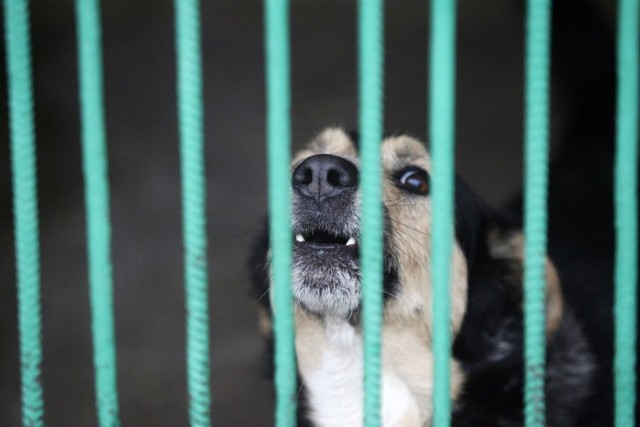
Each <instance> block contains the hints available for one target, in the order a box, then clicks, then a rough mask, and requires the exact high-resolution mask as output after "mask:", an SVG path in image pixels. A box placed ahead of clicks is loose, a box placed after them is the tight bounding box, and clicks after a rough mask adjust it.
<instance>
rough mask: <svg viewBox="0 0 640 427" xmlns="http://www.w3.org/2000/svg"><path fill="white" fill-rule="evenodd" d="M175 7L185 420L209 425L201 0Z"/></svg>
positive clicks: (200, 426) (179, 1)
mask: <svg viewBox="0 0 640 427" xmlns="http://www.w3.org/2000/svg"><path fill="white" fill-rule="evenodd" d="M174 7H175V26H176V54H177V79H178V81H177V85H178V88H177V89H178V124H179V133H180V174H181V182H182V210H183V211H182V215H183V218H182V221H183V238H184V264H185V294H186V309H187V389H188V394H189V420H190V424H191V426H193V427H205V426H209V425H211V419H210V417H211V387H210V379H209V377H210V363H211V362H210V350H209V289H208V268H207V265H208V253H207V221H206V178H205V165H204V158H205V156H204V130H203V127H204V124H203V117H204V108H203V102H202V54H201V47H200V3H199V1H198V0H175V3H174Z"/></svg>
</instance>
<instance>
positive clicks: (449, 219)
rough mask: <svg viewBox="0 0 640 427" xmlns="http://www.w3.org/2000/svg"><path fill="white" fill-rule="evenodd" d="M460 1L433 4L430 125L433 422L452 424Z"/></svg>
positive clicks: (435, 0)
mask: <svg viewBox="0 0 640 427" xmlns="http://www.w3.org/2000/svg"><path fill="white" fill-rule="evenodd" d="M455 15H456V2H455V0H433V1H432V2H431V51H430V69H429V70H430V74H429V75H430V80H429V83H430V84H429V94H430V97H429V113H430V114H429V129H430V140H431V145H430V146H431V155H432V164H433V166H432V168H433V170H432V171H431V172H432V174H431V179H432V182H433V186H432V193H431V194H432V195H431V200H432V204H433V206H432V219H431V220H432V225H431V229H432V250H431V253H432V260H431V265H432V267H431V271H432V273H431V274H432V276H431V277H432V292H433V295H432V298H433V353H434V354H433V355H434V385H433V425H434V426H435V427H446V426H448V425H450V423H451V397H450V395H451V393H450V369H451V368H450V363H451V332H450V325H451V295H450V289H449V282H450V276H451V250H452V249H451V248H452V243H453V214H454V212H453V184H454V181H453V180H454V144H455V46H456V37H455V33H456V19H455V18H456V16H455Z"/></svg>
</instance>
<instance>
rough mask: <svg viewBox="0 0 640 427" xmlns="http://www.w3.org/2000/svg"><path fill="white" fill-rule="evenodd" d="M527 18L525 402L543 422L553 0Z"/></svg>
mask: <svg viewBox="0 0 640 427" xmlns="http://www.w3.org/2000/svg"><path fill="white" fill-rule="evenodd" d="M526 19H527V21H526V70H525V205H524V209H525V215H524V222H525V253H526V259H525V264H524V279H525V319H524V320H525V387H524V405H525V422H526V426H527V427H534V426H537V427H542V426H544V425H545V402H544V375H545V317H546V316H545V315H546V313H545V286H546V280H545V266H546V247H547V175H548V172H547V168H548V166H547V164H548V151H549V149H548V139H549V68H550V58H549V53H550V40H551V1H550V0H528V2H527V15H526Z"/></svg>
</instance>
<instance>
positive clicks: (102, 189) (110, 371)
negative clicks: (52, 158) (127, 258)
mask: <svg viewBox="0 0 640 427" xmlns="http://www.w3.org/2000/svg"><path fill="white" fill-rule="evenodd" d="M76 21H77V31H78V74H79V78H80V107H81V109H80V112H81V118H82V152H83V158H82V160H83V170H84V177H85V205H86V210H87V242H88V245H87V246H88V259H89V297H90V301H91V315H92V319H91V320H92V322H91V327H92V335H93V351H94V356H93V361H94V370H95V390H96V405H97V409H98V421H99V423H100V425H101V426H104V427H106V426H118V425H119V424H120V421H119V416H118V392H117V385H116V383H117V381H116V343H115V326H114V318H113V284H112V274H111V271H112V268H111V225H110V221H109V181H108V166H107V148H106V136H105V134H106V132H105V125H104V97H103V84H102V49H101V45H100V42H101V28H100V27H101V25H100V7H99V4H98V1H97V0H77V1H76Z"/></svg>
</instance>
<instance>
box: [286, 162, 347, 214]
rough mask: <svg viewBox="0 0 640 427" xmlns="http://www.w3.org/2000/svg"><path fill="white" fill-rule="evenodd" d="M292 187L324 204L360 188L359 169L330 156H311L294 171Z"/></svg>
mask: <svg viewBox="0 0 640 427" xmlns="http://www.w3.org/2000/svg"><path fill="white" fill-rule="evenodd" d="M291 185H292V186H293V188H294V190H296V191H298V192H299V193H300V194H302V195H303V196H306V197H309V198H311V199H315V200H317V201H319V202H322V201H324V200H326V199H329V198H332V197H336V196H338V195H340V194H342V193H343V192H344V191H346V190H353V189H355V188H356V187H357V186H358V169H357V168H356V166H355V165H354V164H353V163H351V162H350V161H348V160H345V159H343V158H341V157H337V156H332V155H329V154H317V155H315V156H311V157H309V158H308V159H306V160H305V161H303V162H302V163H300V165H298V167H297V168H296V169H295V170H294V171H293V175H292V177H291Z"/></svg>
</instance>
